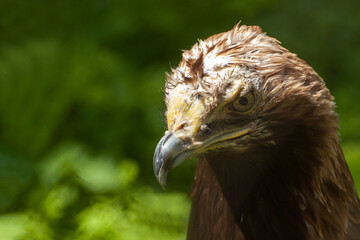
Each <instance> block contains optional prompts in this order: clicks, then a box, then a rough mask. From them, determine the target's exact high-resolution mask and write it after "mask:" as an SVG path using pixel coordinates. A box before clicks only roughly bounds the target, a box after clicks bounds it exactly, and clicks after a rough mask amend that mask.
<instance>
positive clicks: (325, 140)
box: [154, 25, 360, 240]
mask: <svg viewBox="0 0 360 240" xmlns="http://www.w3.org/2000/svg"><path fill="white" fill-rule="evenodd" d="M165 101H166V105H167V113H166V117H167V125H168V131H167V132H166V135H165V136H164V137H163V138H162V139H161V141H160V142H159V144H158V146H157V149H156V151H155V156H154V170H155V174H156V177H157V178H158V180H159V182H160V184H162V185H163V186H164V187H165V185H166V175H167V172H168V171H169V170H171V169H172V168H174V167H175V166H177V165H178V164H180V163H181V162H182V161H184V160H186V159H188V158H190V157H191V156H197V157H199V160H198V166H197V170H196V174H195V180H194V184H193V188H192V193H191V196H192V201H193V205H192V209H191V215H190V220H189V228H188V236H187V238H188V239H189V240H190V239H191V240H194V239H207V240H210V239H241V240H242V239H246V240H256V239H309V240H313V239H326V240H330V239H334V240H335V239H336V240H345V239H347V240H349V239H352V240H354V239H360V227H359V226H360V225H359V221H360V204H359V199H358V196H357V193H356V190H355V188H354V184H353V180H352V177H351V174H350V172H349V169H348V166H347V164H346V162H345V159H344V156H343V153H342V150H341V147H340V144H339V135H338V120H337V115H336V113H335V111H334V107H335V104H334V98H333V97H332V96H331V94H330V92H329V90H328V89H327V88H326V86H325V83H324V81H323V80H322V79H321V78H320V77H319V76H318V74H317V73H316V72H315V71H314V70H313V69H312V68H311V67H310V66H309V65H307V64H306V63H305V62H304V61H303V60H301V59H299V58H298V57H297V56H296V55H295V54H293V53H290V52H289V51H288V50H287V49H285V48H283V47H282V46H280V44H279V42H278V41H277V40H276V39H274V38H271V37H268V36H267V35H265V34H264V33H263V32H262V31H261V29H260V28H259V27H257V26H250V27H249V26H238V25H236V26H235V27H234V28H233V29H232V30H231V31H229V32H225V33H220V34H217V35H214V36H212V37H210V38H208V39H206V40H204V41H199V43H197V44H195V45H194V46H193V47H192V48H191V49H190V50H188V51H184V53H183V59H182V61H181V62H180V64H179V66H178V67H177V68H176V69H173V70H172V73H170V74H168V76H167V82H166V87H165Z"/></svg>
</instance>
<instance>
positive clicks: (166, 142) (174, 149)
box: [153, 131, 192, 190]
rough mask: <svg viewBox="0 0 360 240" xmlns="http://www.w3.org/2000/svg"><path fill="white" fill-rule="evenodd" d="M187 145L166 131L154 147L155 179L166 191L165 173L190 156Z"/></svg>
mask: <svg viewBox="0 0 360 240" xmlns="http://www.w3.org/2000/svg"><path fill="white" fill-rule="evenodd" d="M188 146H189V143H188V142H186V141H183V140H181V139H180V138H178V137H177V136H175V135H174V134H173V133H172V132H170V131H167V132H166V134H165V135H164V136H163V137H162V138H161V140H160V141H159V143H158V144H157V146H156V149H155V153H154V159H153V167H154V173H155V177H156V179H157V180H158V182H159V184H160V185H161V187H162V188H163V189H164V190H165V189H166V178H167V173H168V171H170V170H171V169H173V168H174V167H176V166H177V165H179V164H180V163H181V162H183V161H184V160H186V159H187V158H189V156H190V155H191V154H192V152H191V151H188V150H187V147H188Z"/></svg>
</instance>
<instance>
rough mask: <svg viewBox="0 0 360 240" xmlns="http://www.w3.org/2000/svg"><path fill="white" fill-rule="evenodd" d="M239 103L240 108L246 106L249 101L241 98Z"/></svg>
mask: <svg viewBox="0 0 360 240" xmlns="http://www.w3.org/2000/svg"><path fill="white" fill-rule="evenodd" d="M239 103H240V105H241V106H246V105H247V104H248V103H249V100H248V99H247V98H246V97H241V98H240V99H239Z"/></svg>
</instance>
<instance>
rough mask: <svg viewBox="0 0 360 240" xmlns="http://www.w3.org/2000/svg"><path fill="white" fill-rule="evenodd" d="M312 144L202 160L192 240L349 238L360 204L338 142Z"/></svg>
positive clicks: (190, 231) (196, 184)
mask: <svg viewBox="0 0 360 240" xmlns="http://www.w3.org/2000/svg"><path fill="white" fill-rule="evenodd" d="M297 139H299V138H297ZM301 140H304V139H301V137H300V139H299V141H300V142H301ZM307 143H308V144H304V142H302V143H299V142H297V141H296V142H293V143H289V142H288V143H287V144H288V148H278V149H276V148H275V149H274V148H271V149H270V148H269V149H266V148H263V149H256V150H253V151H249V152H251V154H243V153H237V152H226V153H215V154H210V155H211V157H207V158H201V159H199V161H198V167H197V171H196V175H195V181H194V185H193V190H192V198H193V205H192V210H191V215H190V222H189V229H188V239H189V240H194V239H239V240H243V239H244V240H245V239H246V240H255V239H302V240H303V239H346V227H347V226H348V225H349V222H351V221H353V220H354V219H355V218H357V217H359V216H358V215H359V213H358V210H356V212H355V213H354V211H355V210H354V209H359V200H358V198H357V194H356V191H355V189H354V187H353V182H352V177H351V175H350V173H349V170H348V167H347V165H346V163H345V160H344V157H343V154H342V151H341V148H340V146H339V143H338V141H337V139H334V138H330V140H329V139H327V141H326V142H325V141H324V142H322V143H321V144H318V143H317V144H315V143H311V142H309V141H308V142H307ZM309 144H310V145H309ZM300 146H302V147H301V148H300ZM329 152H330V153H329ZM355 215H357V216H355Z"/></svg>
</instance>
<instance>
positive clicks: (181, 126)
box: [175, 123, 187, 131]
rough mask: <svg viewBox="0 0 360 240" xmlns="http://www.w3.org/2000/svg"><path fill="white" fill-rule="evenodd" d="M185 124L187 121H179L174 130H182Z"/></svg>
mask: <svg viewBox="0 0 360 240" xmlns="http://www.w3.org/2000/svg"><path fill="white" fill-rule="evenodd" d="M186 126H187V123H181V124H180V125H179V126H177V127H176V128H175V131H178V130H182V129H184V128H185V127H186Z"/></svg>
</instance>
